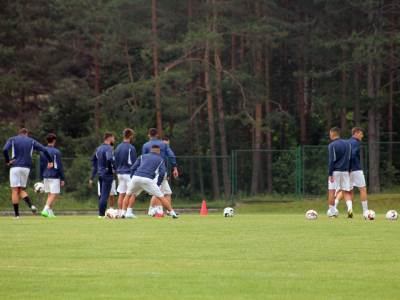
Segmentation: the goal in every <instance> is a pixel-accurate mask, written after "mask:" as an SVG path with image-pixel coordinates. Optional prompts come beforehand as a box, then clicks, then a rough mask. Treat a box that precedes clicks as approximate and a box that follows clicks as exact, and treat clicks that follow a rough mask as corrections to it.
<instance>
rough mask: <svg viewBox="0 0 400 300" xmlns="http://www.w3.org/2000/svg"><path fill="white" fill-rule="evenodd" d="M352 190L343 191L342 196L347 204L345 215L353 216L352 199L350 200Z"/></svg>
mask: <svg viewBox="0 0 400 300" xmlns="http://www.w3.org/2000/svg"><path fill="white" fill-rule="evenodd" d="M351 195H352V191H343V198H344V200H345V201H346V205H347V217H348V218H353V200H352V196H351Z"/></svg>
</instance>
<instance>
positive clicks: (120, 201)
mask: <svg viewBox="0 0 400 300" xmlns="http://www.w3.org/2000/svg"><path fill="white" fill-rule="evenodd" d="M125 194H126V193H120V194H119V195H118V209H122V208H123V206H124V198H125Z"/></svg>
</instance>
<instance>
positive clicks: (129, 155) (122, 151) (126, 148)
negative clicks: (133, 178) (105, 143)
mask: <svg viewBox="0 0 400 300" xmlns="http://www.w3.org/2000/svg"><path fill="white" fill-rule="evenodd" d="M136 158H137V156H136V149H135V147H134V146H133V145H132V144H131V143H128V142H122V143H121V144H119V145H118V146H117V148H116V149H115V171H116V173H117V174H130V173H131V168H132V166H133V164H134V163H135V161H136Z"/></svg>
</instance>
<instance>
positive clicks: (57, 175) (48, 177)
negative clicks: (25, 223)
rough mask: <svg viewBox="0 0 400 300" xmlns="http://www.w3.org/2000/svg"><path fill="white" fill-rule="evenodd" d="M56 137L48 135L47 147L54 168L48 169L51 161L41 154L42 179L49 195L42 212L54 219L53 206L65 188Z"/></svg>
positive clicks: (44, 215)
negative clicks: (62, 188)
mask: <svg viewBox="0 0 400 300" xmlns="http://www.w3.org/2000/svg"><path fill="white" fill-rule="evenodd" d="M56 139H57V137H56V135H55V134H52V133H50V134H48V135H47V137H46V140H47V147H46V150H47V152H48V153H49V154H50V156H51V157H52V158H53V164H54V167H53V168H51V169H48V168H47V164H48V163H49V161H48V160H47V157H46V155H44V154H43V153H41V154H40V177H41V179H43V184H44V191H45V192H46V193H48V195H47V201H46V206H45V207H44V209H43V210H42V212H41V215H42V216H43V217H46V218H54V217H55V215H54V212H53V204H54V202H55V201H56V199H57V197H58V195H59V194H60V190H61V187H63V186H64V179H65V177H64V170H63V165H62V162H61V152H60V151H59V150H58V149H57V148H55V145H56Z"/></svg>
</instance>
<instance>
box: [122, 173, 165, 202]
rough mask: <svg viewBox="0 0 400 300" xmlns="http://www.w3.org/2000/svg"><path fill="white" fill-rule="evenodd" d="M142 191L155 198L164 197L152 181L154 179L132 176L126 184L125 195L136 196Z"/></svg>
mask: <svg viewBox="0 0 400 300" xmlns="http://www.w3.org/2000/svg"><path fill="white" fill-rule="evenodd" d="M142 191H146V192H147V193H148V194H150V195H152V196H156V197H164V194H163V193H162V192H161V190H160V188H159V186H158V185H157V183H156V182H155V181H154V179H150V178H146V177H140V176H133V177H132V178H131V180H130V181H129V184H128V190H127V192H126V193H127V194H128V195H131V194H135V195H136V196H138V195H139V194H140V193H141V192H142Z"/></svg>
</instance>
